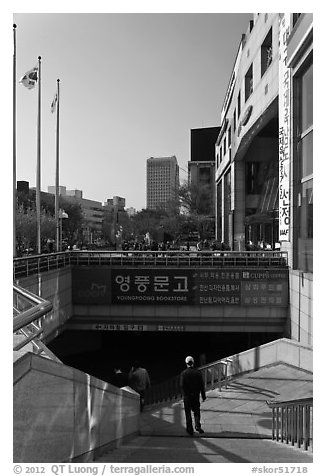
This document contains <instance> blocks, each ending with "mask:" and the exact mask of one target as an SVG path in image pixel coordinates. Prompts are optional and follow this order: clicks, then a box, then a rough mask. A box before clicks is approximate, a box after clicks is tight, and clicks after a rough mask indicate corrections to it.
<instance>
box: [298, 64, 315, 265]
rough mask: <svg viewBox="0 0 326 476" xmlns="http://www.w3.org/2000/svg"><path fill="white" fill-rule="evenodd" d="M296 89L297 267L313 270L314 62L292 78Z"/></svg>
mask: <svg viewBox="0 0 326 476" xmlns="http://www.w3.org/2000/svg"><path fill="white" fill-rule="evenodd" d="M294 87H295V90H296V93H297V104H296V107H297V114H296V116H297V127H296V129H295V130H296V131H297V135H296V137H295V140H296V146H297V147H296V157H295V162H294V165H295V167H296V177H297V181H296V187H297V202H296V206H297V213H296V218H297V226H296V229H297V268H298V269H300V270H302V271H305V272H312V271H313V259H312V252H313V66H312V63H311V64H310V65H309V66H308V67H307V68H306V69H305V70H304V71H302V72H299V74H298V75H297V76H296V77H295V78H294Z"/></svg>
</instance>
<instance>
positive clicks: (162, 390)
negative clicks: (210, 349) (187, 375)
mask: <svg viewBox="0 0 326 476" xmlns="http://www.w3.org/2000/svg"><path fill="white" fill-rule="evenodd" d="M231 362H232V359H231V358H229V357H228V358H226V359H221V360H217V361H215V362H212V363H210V364H206V365H202V366H201V367H198V370H200V372H201V374H202V376H203V380H204V385H205V390H213V389H214V388H218V389H219V391H222V387H223V386H224V388H227V384H228V381H229V379H230V375H229V372H228V367H229V364H230V363H231ZM181 396H182V391H181V386H180V374H179V375H175V376H174V377H172V378H170V379H169V380H166V381H164V382H161V383H158V384H155V385H153V386H152V387H150V388H148V389H147V390H146V392H145V404H147V405H151V404H157V403H161V402H164V401H165V402H166V401H170V400H175V399H177V398H181Z"/></svg>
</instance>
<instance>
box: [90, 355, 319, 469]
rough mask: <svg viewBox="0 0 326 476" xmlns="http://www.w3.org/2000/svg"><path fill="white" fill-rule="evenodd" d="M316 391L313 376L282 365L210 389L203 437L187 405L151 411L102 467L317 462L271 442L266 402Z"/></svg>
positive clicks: (106, 457) (178, 403) (306, 454)
mask: <svg viewBox="0 0 326 476" xmlns="http://www.w3.org/2000/svg"><path fill="white" fill-rule="evenodd" d="M309 392H312V374H310V373H308V372H305V371H301V370H299V369H295V368H293V367H290V366H288V365H286V364H276V365H273V366H269V367H265V368H262V369H259V370H257V371H255V372H251V373H248V374H246V375H244V376H242V377H239V378H237V379H233V380H232V381H231V382H230V383H229V385H228V388H227V389H224V388H223V389H222V391H221V392H220V391H219V390H218V389H214V390H210V391H208V392H207V399H206V401H205V402H203V403H202V404H201V420H202V427H203V429H204V430H205V433H204V434H203V435H199V434H198V433H195V435H194V437H189V436H188V434H187V433H186V431H185V417H184V411H183V402H182V400H176V401H174V402H172V403H163V404H160V405H155V406H154V405H153V406H151V407H147V408H146V407H145V411H144V412H143V413H142V414H141V429H140V436H137V437H135V438H133V439H132V440H131V441H129V442H128V443H125V444H123V445H121V446H120V447H118V448H116V449H113V450H111V451H109V452H107V453H106V454H104V455H102V456H101V457H99V458H98V459H97V462H117V463H118V462H120V463H121V462H129V463H132V462H142V463H146V462H161V463H163V462H167V463H175V462H183V463H186V462H189V463H205V462H206V463H255V462H256V463H262V462H265V463H271V462H274V463H276V462H277V463H300V462H301V463H303V462H304V463H311V462H312V453H311V452H309V451H308V452H307V451H304V450H302V449H298V448H296V447H292V446H288V445H284V444H281V443H277V442H275V441H272V440H271V425H272V420H271V409H270V408H269V407H268V406H267V404H266V400H270V399H272V398H275V397H278V396H283V395H295V396H296V397H298V398H299V397H300V395H303V394H307V393H309Z"/></svg>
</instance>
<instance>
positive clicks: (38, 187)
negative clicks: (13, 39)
mask: <svg viewBox="0 0 326 476" xmlns="http://www.w3.org/2000/svg"><path fill="white" fill-rule="evenodd" d="M36 221H37V253H38V254H41V56H39V57H38V108H37V165H36Z"/></svg>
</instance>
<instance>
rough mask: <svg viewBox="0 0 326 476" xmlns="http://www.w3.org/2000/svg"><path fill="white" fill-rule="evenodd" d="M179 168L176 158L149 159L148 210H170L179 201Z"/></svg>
mask: <svg viewBox="0 0 326 476" xmlns="http://www.w3.org/2000/svg"><path fill="white" fill-rule="evenodd" d="M178 190H179V166H178V162H177V159H176V157H175V156H172V157H157V158H154V157H150V158H149V159H147V208H150V209H152V210H155V209H158V208H163V209H166V208H168V206H169V204H172V203H175V202H176V201H177V199H178Z"/></svg>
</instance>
